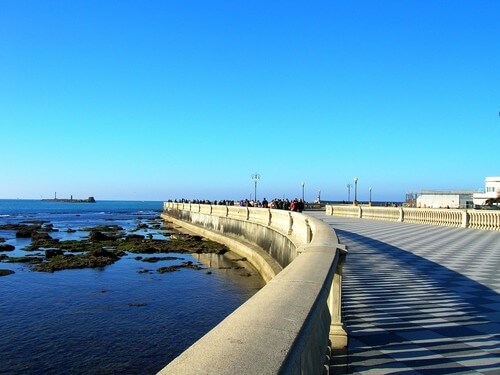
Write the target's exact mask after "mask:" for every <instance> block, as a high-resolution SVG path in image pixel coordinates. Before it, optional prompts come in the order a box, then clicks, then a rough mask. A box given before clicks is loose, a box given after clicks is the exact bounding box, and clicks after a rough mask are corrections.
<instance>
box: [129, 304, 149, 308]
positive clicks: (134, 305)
mask: <svg viewBox="0 0 500 375" xmlns="http://www.w3.org/2000/svg"><path fill="white" fill-rule="evenodd" d="M128 305H129V306H131V307H143V306H147V305H148V304H147V303H129V304H128Z"/></svg>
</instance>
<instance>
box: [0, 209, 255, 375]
mask: <svg viewBox="0 0 500 375" xmlns="http://www.w3.org/2000/svg"><path fill="white" fill-rule="evenodd" d="M161 209H162V203H161V202H123V201H102V202H99V201H98V202H97V203H58V202H42V201H35V200H33V201H29V200H0V225H1V224H7V223H20V222H24V221H33V220H44V221H49V222H50V223H52V224H53V225H54V228H56V229H59V232H53V233H50V235H51V236H53V237H54V238H59V239H61V240H65V239H78V238H83V237H86V236H87V233H88V232H85V231H80V230H79V229H80V228H83V227H89V226H95V225H102V224H106V225H111V224H113V225H115V224H116V225H120V226H122V227H123V228H125V229H127V230H131V229H133V228H135V227H136V226H137V225H138V224H140V223H144V222H147V221H148V220H149V219H151V218H153V217H157V216H158V215H159V212H160V210H161ZM68 228H71V229H74V230H76V232H75V233H67V232H65V230H67V229H68ZM140 233H141V234H147V233H151V234H152V235H153V236H154V238H158V239H162V238H163V239H165V240H168V236H167V235H168V233H167V234H166V233H165V232H163V231H162V230H152V229H146V230H143V231H141V232H140ZM0 237H1V238H4V239H5V240H6V243H8V244H12V245H14V246H16V249H15V250H14V251H12V252H7V253H5V252H4V253H2V254H7V255H9V256H21V255H26V254H28V253H27V252H25V251H24V250H23V247H24V246H26V245H28V244H29V243H30V241H31V240H30V239H16V238H15V232H14V231H8V230H0ZM168 255H173V256H177V257H179V258H182V259H183V260H191V261H193V262H194V263H200V264H202V265H203V266H204V267H205V268H206V269H205V270H199V271H196V270H191V269H181V270H180V271H179V272H173V273H166V274H159V273H156V272H154V271H155V270H156V269H157V268H159V267H163V266H168V265H173V264H179V263H181V262H182V261H183V260H174V261H160V262H158V263H154V264H149V263H144V262H141V261H139V260H136V259H135V258H136V254H129V255H127V256H124V257H123V258H122V259H120V260H119V261H118V262H116V263H114V264H112V265H109V266H106V267H103V268H97V269H80V270H64V271H58V272H54V273H43V272H34V271H31V269H30V266H28V265H26V264H22V263H5V262H1V263H0V268H2V269H11V270H13V271H15V273H14V274H12V275H8V276H3V277H0V354H1V355H0V374H70V373H71V374H75V373H76V374H124V373H127V374H154V373H156V372H157V371H159V370H160V369H161V368H163V367H164V366H165V365H166V364H167V363H169V362H170V361H171V360H172V359H173V358H175V357H176V356H177V355H178V354H180V353H181V352H182V351H183V350H185V349H186V348H187V347H188V346H190V345H191V344H192V343H194V342H195V341H196V340H197V339H198V338H200V337H201V336H203V335H204V334H205V333H206V332H208V331H209V330H210V329H211V328H213V327H214V326H215V325H217V323H219V322H220V321H221V320H222V319H224V318H225V317H226V316H227V315H228V314H229V313H231V312H232V311H234V309H236V308H237V307H238V306H239V305H240V304H242V303H243V302H244V301H245V300H247V299H248V298H249V297H251V296H252V295H253V294H254V293H255V292H256V291H257V290H258V289H260V288H261V287H262V286H263V281H262V279H261V278H260V277H258V276H257V275H256V274H254V275H253V276H251V277H246V276H242V274H241V271H238V270H235V269H227V268H226V267H227V266H230V265H231V262H230V261H229V260H228V259H226V258H225V257H223V256H220V255H213V254H200V255H190V254H168ZM144 256H146V255H144ZM145 269H149V270H151V271H153V272H151V273H139V272H138V271H141V270H145ZM207 271H211V274H209V273H208V272H207Z"/></svg>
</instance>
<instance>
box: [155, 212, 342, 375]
mask: <svg viewBox="0 0 500 375" xmlns="http://www.w3.org/2000/svg"><path fill="white" fill-rule="evenodd" d="M162 216H163V217H164V218H165V219H166V220H170V221H173V222H175V223H177V224H179V225H182V226H184V227H185V228H186V229H188V230H190V231H193V232H196V233H199V234H201V235H203V236H205V237H208V238H211V239H214V240H216V241H220V242H223V243H226V244H228V245H229V246H230V247H231V249H232V250H233V251H235V252H237V253H238V254H241V255H243V256H246V257H247V259H249V261H250V262H251V263H252V264H253V265H254V266H256V268H257V269H259V272H261V274H262V275H263V277H264V279H265V280H267V281H268V283H267V285H266V286H265V287H264V288H262V289H261V290H260V291H259V292H258V293H256V294H255V295H254V296H253V297H252V298H250V299H249V300H248V301H247V302H245V303H244V304H243V305H242V306H240V307H239V308H238V309H237V310H236V311H234V312H233V313H232V314H231V315H229V316H228V317H227V318H226V319H225V320H224V321H222V322H221V323H220V324H219V325H218V326H217V327H215V328H214V329H213V330H211V331H210V332H209V333H208V334H206V335H205V336H204V337H202V338H201V339H200V340H199V341H197V342H196V343H195V344H193V345H192V346H191V347H190V348H188V349H187V350H186V351H185V352H184V353H182V354H181V355H180V356H179V357H177V358H176V359H175V360H174V361H172V362H171V363H170V364H169V365H167V366H166V367H165V368H164V369H163V370H162V371H161V372H160V374H194V373H196V374H277V373H286V374H320V373H324V371H325V368H328V362H329V356H328V355H327V353H328V351H327V349H328V348H329V347H330V348H332V347H334V348H344V347H345V346H346V345H347V336H346V333H345V331H344V329H343V325H342V322H341V313H340V295H341V294H340V292H341V280H342V265H343V262H344V259H345V253H346V250H345V248H344V247H343V246H342V245H340V244H339V243H338V239H337V236H336V234H335V232H334V231H333V230H332V229H331V228H330V227H329V226H328V225H326V224H324V223H323V222H322V221H320V220H317V219H314V218H310V217H307V216H305V215H302V214H298V213H293V212H288V211H280V210H269V209H258V208H246V207H226V206H210V205H197V204H188V203H184V204H177V203H165V205H164V213H163V215H162ZM271 255H272V256H271Z"/></svg>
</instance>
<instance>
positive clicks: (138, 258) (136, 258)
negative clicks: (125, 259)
mask: <svg viewBox="0 0 500 375" xmlns="http://www.w3.org/2000/svg"><path fill="white" fill-rule="evenodd" d="M134 259H135V260H142V257H135V258H134Z"/></svg>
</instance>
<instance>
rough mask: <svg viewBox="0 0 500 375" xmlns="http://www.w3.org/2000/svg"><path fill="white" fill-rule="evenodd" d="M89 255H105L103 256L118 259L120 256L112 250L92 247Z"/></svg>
mask: <svg viewBox="0 0 500 375" xmlns="http://www.w3.org/2000/svg"><path fill="white" fill-rule="evenodd" d="M89 256H91V257H103V258H110V259H118V258H119V256H118V255H116V254H115V253H112V252H111V251H108V250H104V249H92V250H90V251H89Z"/></svg>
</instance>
